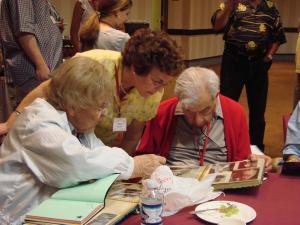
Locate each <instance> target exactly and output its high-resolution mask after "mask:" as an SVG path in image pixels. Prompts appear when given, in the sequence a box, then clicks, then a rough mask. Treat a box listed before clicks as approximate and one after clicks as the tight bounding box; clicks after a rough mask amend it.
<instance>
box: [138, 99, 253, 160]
mask: <svg viewBox="0 0 300 225" xmlns="http://www.w3.org/2000/svg"><path fill="white" fill-rule="evenodd" d="M219 97H220V102H221V109H222V113H223V117H224V133H225V143H226V148H227V161H237V160H243V159H247V158H248V157H249V155H250V154H251V150H250V139H249V132H248V126H247V121H246V116H245V113H244V110H243V108H242V106H241V105H240V104H238V103H237V102H235V101H233V100H231V99H229V98H227V97H225V96H222V95H219ZM177 104H178V98H171V99H169V100H166V101H164V102H162V103H161V104H160V106H159V108H158V112H157V115H156V117H155V118H153V119H152V120H150V121H148V122H147V124H146V128H145V131H144V134H143V136H142V138H141V141H140V144H139V146H138V148H137V150H136V151H135V153H134V154H135V155H140V154H156V155H161V156H164V157H168V153H169V150H170V149H171V145H172V141H173V136H174V131H175V126H176V119H175V118H176V117H175V116H174V114H175V109H176V106H177Z"/></svg>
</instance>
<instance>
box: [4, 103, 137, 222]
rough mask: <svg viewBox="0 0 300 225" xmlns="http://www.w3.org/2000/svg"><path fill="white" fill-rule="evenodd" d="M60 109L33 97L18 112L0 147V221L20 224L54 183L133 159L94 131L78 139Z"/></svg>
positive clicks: (122, 168) (93, 175) (115, 169)
mask: <svg viewBox="0 0 300 225" xmlns="http://www.w3.org/2000/svg"><path fill="white" fill-rule="evenodd" d="M72 130H73V127H72V125H71V124H70V123H69V122H68V119H67V116H66V113H65V112H62V111H57V110H56V109H55V108H53V106H52V105H50V104H49V103H48V102H47V101H45V100H43V99H40V98H38V99H36V100H35V101H34V102H33V103H32V104H31V105H30V106H28V107H26V108H25V110H24V112H23V113H22V114H21V115H19V117H18V119H17V121H16V122H15V123H14V125H13V127H12V128H11V130H10V132H9V133H8V135H7V137H6V138H5V140H4V142H3V144H2V146H1V148H0V184H1V185H0V224H1V225H5V224H10V225H12V224H21V221H23V219H24V215H25V214H26V213H28V212H29V211H31V210H32V209H33V208H34V207H35V206H37V205H38V204H39V203H40V202H41V201H43V200H44V199H47V198H49V196H50V195H51V194H53V193H54V192H55V191H56V190H57V189H58V188H64V187H69V186H72V185H76V184H78V183H79V182H81V181H86V180H90V179H98V178H102V177H105V176H107V175H109V174H112V173H120V174H121V175H120V179H128V178H129V177H130V176H131V174H132V171H133V167H134V162H133V158H132V157H130V156H129V155H128V154H127V153H126V152H125V151H123V150H122V149H120V148H110V147H107V146H105V145H104V144H103V143H102V142H101V141H100V140H99V139H98V138H97V137H96V136H95V135H94V133H90V134H84V135H83V136H82V139H81V140H80V141H79V140H78V139H77V137H76V136H74V135H72V132H71V131H72Z"/></svg>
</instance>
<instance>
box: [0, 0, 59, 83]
mask: <svg viewBox="0 0 300 225" xmlns="http://www.w3.org/2000/svg"><path fill="white" fill-rule="evenodd" d="M53 15H54V14H53V12H51V8H50V7H49V2H48V1H47V0H2V2H1V14H0V26H1V29H0V36H1V39H2V44H3V50H4V57H5V66H6V69H7V73H8V75H10V76H12V77H13V80H14V82H15V84H16V85H17V86H22V84H24V83H25V82H26V81H28V80H30V79H35V66H34V64H33V63H32V62H31V61H30V59H29V58H28V57H27V56H26V55H25V53H24V51H23V49H22V48H21V46H20V45H19V43H18V37H19V36H20V35H21V34H22V33H30V34H33V35H34V36H35V37H36V39H37V43H38V45H39V48H40V51H41V53H42V55H43V57H44V59H45V62H46V63H47V65H48V67H49V69H50V71H52V70H53V69H54V68H56V67H57V66H58V65H59V64H60V63H61V62H62V36H61V33H60V31H59V28H58V26H57V25H56V24H55V22H56V21H55V19H56V18H54V17H53Z"/></svg>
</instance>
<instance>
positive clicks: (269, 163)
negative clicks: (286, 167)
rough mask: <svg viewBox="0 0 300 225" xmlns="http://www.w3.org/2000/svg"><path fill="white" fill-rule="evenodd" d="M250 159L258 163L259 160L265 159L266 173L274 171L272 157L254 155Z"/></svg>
mask: <svg viewBox="0 0 300 225" xmlns="http://www.w3.org/2000/svg"><path fill="white" fill-rule="evenodd" d="M249 159H250V160H251V161H257V160H258V159H264V160H265V171H266V172H269V171H271V170H272V158H271V157H270V156H267V155H256V154H252V155H250V157H249Z"/></svg>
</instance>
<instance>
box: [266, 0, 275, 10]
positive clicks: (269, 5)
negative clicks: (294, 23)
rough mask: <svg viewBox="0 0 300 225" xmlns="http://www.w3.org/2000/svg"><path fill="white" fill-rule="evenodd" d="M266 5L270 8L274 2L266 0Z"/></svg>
mask: <svg viewBox="0 0 300 225" xmlns="http://www.w3.org/2000/svg"><path fill="white" fill-rule="evenodd" d="M267 5H268V7H269V8H272V7H274V2H273V1H269V0H267Z"/></svg>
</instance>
